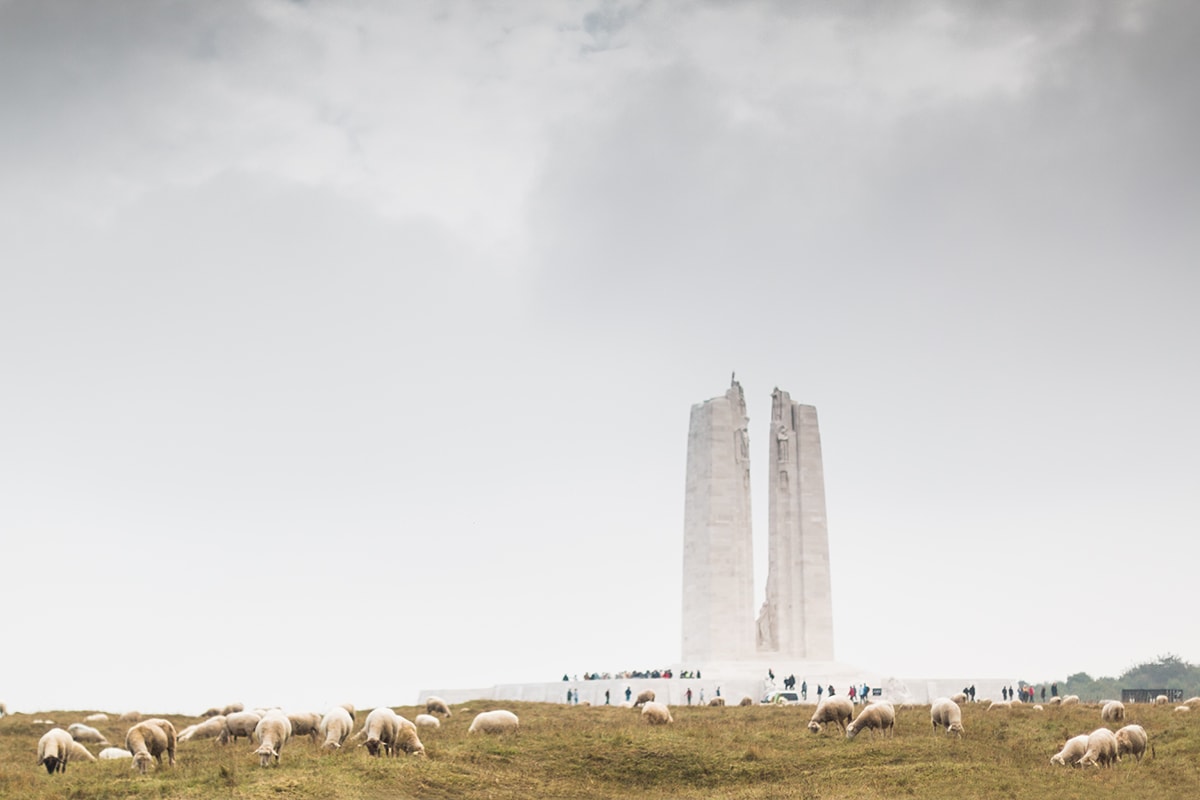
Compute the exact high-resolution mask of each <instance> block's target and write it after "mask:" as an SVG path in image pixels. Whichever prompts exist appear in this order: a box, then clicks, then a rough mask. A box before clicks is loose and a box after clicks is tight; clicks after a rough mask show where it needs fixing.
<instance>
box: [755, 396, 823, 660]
mask: <svg viewBox="0 0 1200 800" xmlns="http://www.w3.org/2000/svg"><path fill="white" fill-rule="evenodd" d="M769 453H770V457H769V462H768V469H769V473H768V483H769V486H770V493H769V495H768V498H769V500H768V507H767V515H768V516H767V527H768V540H767V548H768V550H767V552H768V559H767V564H768V567H767V599H766V601H765V602H764V603H763V605H762V609H761V610H760V611H759V615H758V650H759V652H760V653H763V654H769V653H778V654H779V655H780V656H781V657H782V658H784V659H801V660H807V661H832V660H833V596H832V592H831V590H830V584H829V531H828V527H827V525H826V521H825V474H824V467H823V465H822V462H821V432H820V431H819V430H818V429H817V409H816V408H814V407H813V406H806V405H801V404H799V403H794V402H792V399H791V397H789V396H788V393H787V392H784V391H781V390H780V389H778V388H776V389H775V391H774V392H772V393H771V430H770V447H769Z"/></svg>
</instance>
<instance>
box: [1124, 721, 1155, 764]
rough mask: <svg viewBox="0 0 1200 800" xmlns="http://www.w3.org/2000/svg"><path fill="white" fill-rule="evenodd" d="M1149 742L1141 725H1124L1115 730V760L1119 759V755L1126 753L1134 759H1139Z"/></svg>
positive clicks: (1144, 752)
mask: <svg viewBox="0 0 1200 800" xmlns="http://www.w3.org/2000/svg"><path fill="white" fill-rule="evenodd" d="M1149 742H1150V737H1148V736H1147V735H1146V729H1145V728H1143V727H1142V726H1141V725H1126V726H1125V727H1124V728H1121V729H1120V730H1118V731H1117V760H1118V761H1120V760H1121V756H1123V755H1125V754H1126V753H1128V754H1129V755H1132V756H1133V760H1134V761H1141V760H1142V756H1144V755H1145V754H1146V745H1147V744H1149Z"/></svg>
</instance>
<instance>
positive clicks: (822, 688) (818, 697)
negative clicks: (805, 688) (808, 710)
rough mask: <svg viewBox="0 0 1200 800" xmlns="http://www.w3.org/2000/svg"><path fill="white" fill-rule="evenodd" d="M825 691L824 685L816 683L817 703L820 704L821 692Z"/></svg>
mask: <svg viewBox="0 0 1200 800" xmlns="http://www.w3.org/2000/svg"><path fill="white" fill-rule="evenodd" d="M824 691H825V687H824V686H822V685H821V684H819V683H818V684H817V705H821V693H822V692H824Z"/></svg>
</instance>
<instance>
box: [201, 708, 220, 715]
mask: <svg viewBox="0 0 1200 800" xmlns="http://www.w3.org/2000/svg"><path fill="white" fill-rule="evenodd" d="M220 713H221V709H219V708H215V707H214V708H206V709H204V713H203V714H201V715H200V716H202V717H215V716H217V715H218V714H220Z"/></svg>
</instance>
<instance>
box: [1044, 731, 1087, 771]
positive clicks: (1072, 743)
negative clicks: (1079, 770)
mask: <svg viewBox="0 0 1200 800" xmlns="http://www.w3.org/2000/svg"><path fill="white" fill-rule="evenodd" d="M1087 746H1088V735H1087V734H1086V733H1081V734H1079V735H1078V736H1076V737H1074V738H1072V739H1068V740H1067V743H1066V744H1064V745H1063V747H1062V750H1059V751H1058V752H1057V753H1055V754H1054V755H1052V756H1050V763H1051V764H1059V765H1061V766H1064V767H1074V766H1077V765H1078V764H1079V759H1081V758H1083V754H1084V753H1086V752H1087Z"/></svg>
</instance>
